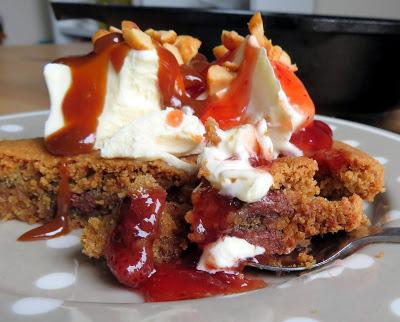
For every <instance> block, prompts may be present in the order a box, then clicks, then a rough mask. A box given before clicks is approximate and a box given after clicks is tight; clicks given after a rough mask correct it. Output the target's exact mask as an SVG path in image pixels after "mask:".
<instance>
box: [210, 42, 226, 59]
mask: <svg viewBox="0 0 400 322" xmlns="http://www.w3.org/2000/svg"><path fill="white" fill-rule="evenodd" d="M228 51H229V49H228V48H226V47H225V46H224V45H219V46H216V47H214V48H213V54H214V57H215V58H216V59H220V58H222V57H223V56H224V55H225V54H226V53H227V52H228Z"/></svg>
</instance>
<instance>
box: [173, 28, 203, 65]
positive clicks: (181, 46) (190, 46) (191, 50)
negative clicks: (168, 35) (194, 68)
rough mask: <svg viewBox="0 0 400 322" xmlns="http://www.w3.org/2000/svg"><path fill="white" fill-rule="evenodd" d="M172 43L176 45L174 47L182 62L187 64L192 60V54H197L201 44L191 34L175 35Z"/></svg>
mask: <svg viewBox="0 0 400 322" xmlns="http://www.w3.org/2000/svg"><path fill="white" fill-rule="evenodd" d="M174 45H175V46H176V48H178V50H179V52H180V54H181V56H182V59H183V62H184V63H185V64H187V63H188V62H190V61H191V60H192V58H193V57H194V56H196V55H197V53H198V51H199V48H200V45H201V41H200V40H198V39H197V38H194V37H192V36H186V35H183V36H178V37H176V41H175V43H174Z"/></svg>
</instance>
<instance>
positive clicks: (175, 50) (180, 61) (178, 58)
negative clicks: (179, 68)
mask: <svg viewBox="0 0 400 322" xmlns="http://www.w3.org/2000/svg"><path fill="white" fill-rule="evenodd" d="M163 47H164V48H165V49H168V50H169V51H170V52H171V53H172V54H173V55H174V56H175V58H176V61H177V62H178V64H179V65H182V64H183V59H182V56H181V53H180V52H179V50H178V48H176V47H175V46H174V45H171V44H168V43H166V44H164V45H163Z"/></svg>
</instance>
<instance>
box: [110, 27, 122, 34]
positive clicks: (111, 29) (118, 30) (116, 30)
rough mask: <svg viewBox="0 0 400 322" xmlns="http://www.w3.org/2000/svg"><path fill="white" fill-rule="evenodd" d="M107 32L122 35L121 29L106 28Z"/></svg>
mask: <svg viewBox="0 0 400 322" xmlns="http://www.w3.org/2000/svg"><path fill="white" fill-rule="evenodd" d="M108 31H109V32H119V33H122V30H121V29H118V28H115V27H114V26H110V28H108Z"/></svg>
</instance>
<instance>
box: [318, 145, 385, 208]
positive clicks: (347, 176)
mask: <svg viewBox="0 0 400 322" xmlns="http://www.w3.org/2000/svg"><path fill="white" fill-rule="evenodd" d="M327 153H329V155H332V154H335V153H336V154H339V155H340V156H341V157H342V158H343V160H342V161H341V166H339V167H332V166H327V167H324V166H323V164H321V165H320V168H321V169H320V171H319V172H318V174H317V177H316V178H317V180H318V182H319V185H320V188H321V195H323V196H326V197H328V198H334V199H335V198H338V197H340V196H343V195H345V196H349V195H351V194H358V195H359V196H360V197H361V198H362V199H366V200H368V201H373V199H374V197H375V196H376V195H377V194H378V193H380V192H383V191H385V189H384V168H383V166H382V165H381V164H380V163H379V162H378V161H377V160H375V159H374V158H372V157H370V156H369V155H368V154H366V153H365V152H363V151H361V150H359V149H356V148H354V147H351V146H349V145H347V144H345V143H343V142H339V141H335V142H334V143H333V147H332V150H331V151H328V152H327Z"/></svg>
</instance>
